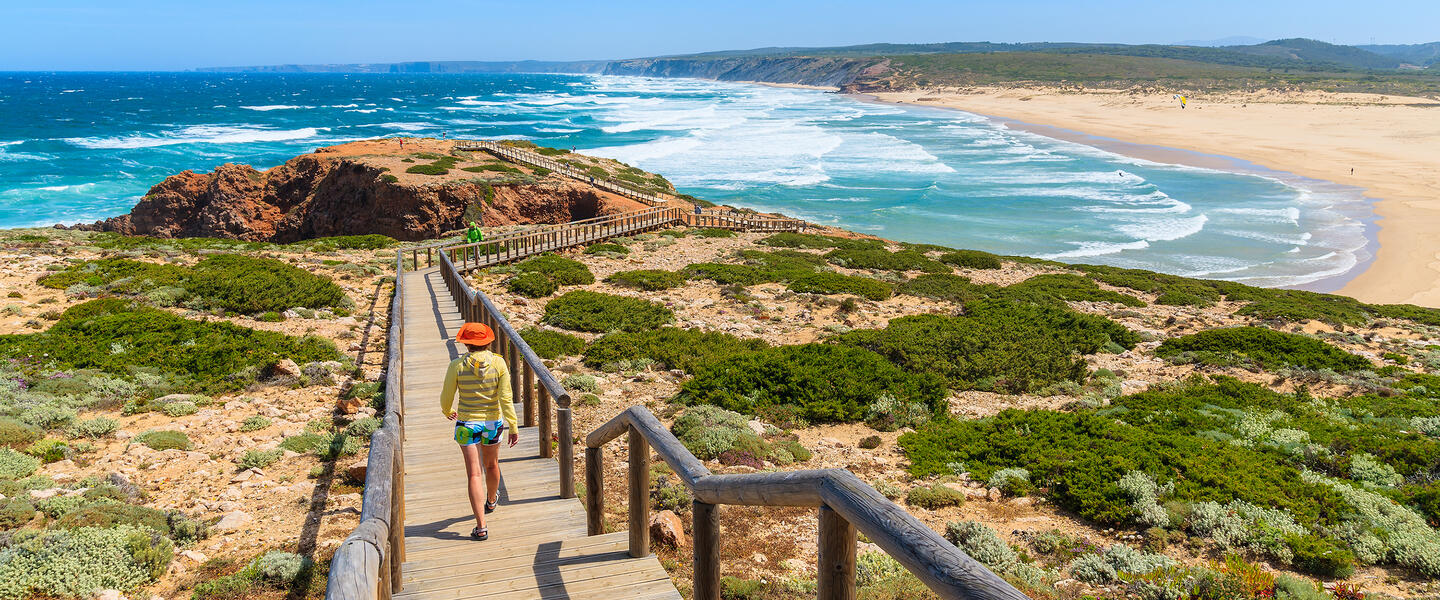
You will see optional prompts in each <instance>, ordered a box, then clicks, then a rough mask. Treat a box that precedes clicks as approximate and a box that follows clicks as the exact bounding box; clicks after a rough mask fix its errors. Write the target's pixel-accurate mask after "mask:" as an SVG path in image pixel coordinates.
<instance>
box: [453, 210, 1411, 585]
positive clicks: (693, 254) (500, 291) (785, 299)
mask: <svg viewBox="0 0 1440 600" xmlns="http://www.w3.org/2000/svg"><path fill="white" fill-rule="evenodd" d="M827 233H836V232H833V231H832V232H827ZM762 237H765V236H764V235H763V234H746V233H742V234H739V235H738V236H736V237H732V238H705V237H699V236H687V237H681V238H677V239H675V240H673V241H672V240H670V239H669V238H668V237H666V236H657V235H654V234H646V235H640V236H636V237H635V238H631V239H628V240H620V241H621V242H622V243H626V244H627V245H628V247H629V248H630V250H631V254H629V255H628V256H626V257H623V258H614V257H606V256H598V255H585V254H581V253H579V252H572V253H569V254H567V256H569V257H570V258H574V259H576V260H580V261H582V262H584V263H585V264H586V265H587V266H588V267H589V269H590V270H591V271H592V272H593V273H594V274H595V278H596V283H594V284H591V285H586V286H574V287H573V288H572V287H571V286H566V287H564V288H562V289H561V290H560V293H564V292H565V291H568V290H570V289H589V290H594V291H601V292H605V293H609V294H617V295H622V296H632V297H639V298H645V299H647V300H651V301H655V302H659V303H662V304H664V305H666V306H668V307H670V308H671V309H672V310H674V312H675V314H676V319H677V323H676V324H677V325H678V326H680V327H685V328H699V329H705V330H713V331H723V332H728V333H731V334H734V335H737V336H740V337H746V338H760V339H764V340H766V341H768V342H770V343H772V344H799V343H805V342H810V341H815V340H818V339H821V338H823V337H825V336H826V335H829V334H831V333H834V332H842V331H846V330H848V329H853V328H880V327H884V326H885V325H886V323H887V322H888V321H889V320H890V319H893V318H896V317H900V316H905V315H914V314H922V313H951V312H953V311H955V310H956V309H957V306H956V305H955V304H953V303H950V302H945V301H937V300H929V299H924V298H917V297H913V296H906V295H896V296H894V297H893V298H890V299H888V300H884V301H878V302H877V301H868V300H864V299H861V298H855V301H856V303H857V306H856V308H855V309H854V310H850V311H845V310H842V308H841V307H840V301H841V299H842V298H849V296H844V297H842V296H814V295H809V294H796V293H794V292H790V291H787V290H786V289H785V288H784V284H761V285H755V286H750V287H749V288H748V290H747V292H748V293H747V294H743V295H737V294H735V293H734V292H727V291H726V290H724V289H723V286H719V285H716V284H715V283H714V282H710V281H698V280H694V281H690V282H688V283H687V284H686V285H684V286H682V287H680V288H675V289H671V290H666V291H661V292H642V291H637V290H634V289H631V288H627V287H621V286H616V285H611V284H608V283H605V282H603V281H602V280H603V279H604V278H605V277H606V276H607V275H610V274H612V273H615V272H617V271H625V270H633V269H642V268H643V269H667V270H678V269H682V268H684V267H685V266H686V265H688V264H691V263H700V262H717V261H724V260H725V259H728V258H730V257H732V256H733V255H734V253H735V252H736V251H737V250H741V249H747V248H759V249H767V248H765V247H764V246H755V245H754V244H755V242H756V240H758V239H760V238H762ZM892 249H893V248H892ZM811 252H816V253H823V251H811ZM836 270H838V271H840V272H843V273H847V274H854V273H857V272H858V271H855V270H851V269H845V268H837V269H836ZM956 272H957V273H958V274H960V275H964V276H966V277H970V278H971V279H972V280H973V281H975V282H976V283H996V284H1000V285H1010V284H1013V283H1017V282H1019V281H1023V280H1025V279H1027V278H1029V277H1032V276H1034V275H1038V274H1042V273H1057V272H1071V271H1068V270H1067V269H1064V268H1059V267H1052V266H1044V265H1031V264H1021V263H1014V262H1009V261H1007V262H1006V263H1005V265H1004V268H1002V269H999V270H974V269H957V270H956ZM867 274H869V275H872V276H876V275H878V276H880V277H884V276H885V275H886V274H884V273H879V274H877V273H873V272H870V273H867ZM918 274H919V273H908V274H907V275H908V276H910V277H913V276H916V275H918ZM507 277H509V275H506V274H503V273H486V272H483V271H482V272H477V273H474V274H472V282H473V283H475V284H478V287H479V288H480V289H481V290H483V291H484V292H485V293H487V294H489V295H490V296H491V297H492V298H495V299H496V300H497V304H499V305H500V306H501V307H502V310H504V311H506V312H507V313H508V316H509V318H510V320H511V322H512V323H513V324H514V325H515V326H516V328H517V329H520V328H523V327H526V326H532V325H533V326H537V327H540V328H541V329H547V328H549V327H548V326H546V325H541V324H540V319H541V316H542V315H543V312H544V305H545V299H540V300H533V299H527V298H523V297H520V296H517V295H514V294H511V293H509V292H508V291H507V290H506V288H505V286H504V281H505V280H506V278H507ZM1101 287H1102V288H1106V289H1112V290H1117V291H1123V292H1124V293H1127V294H1131V295H1136V296H1139V297H1140V298H1141V299H1142V300H1145V301H1146V302H1147V306H1145V307H1141V308H1130V307H1125V306H1120V305H1115V304H1109V303H1103V302H1072V303H1071V307H1072V308H1074V309H1076V310H1078V311H1082V312H1087V313H1093V314H1099V315H1105V316H1107V317H1110V318H1111V319H1114V320H1116V321H1118V322H1120V323H1122V324H1124V325H1125V326H1126V327H1128V328H1130V329H1133V330H1135V331H1137V332H1140V333H1141V334H1142V336H1143V337H1144V339H1145V340H1147V341H1145V342H1142V343H1141V344H1140V345H1138V346H1137V347H1136V348H1135V349H1133V350H1130V351H1127V352H1124V353H1122V354H1113V355H1112V354H1099V355H1094V356H1090V357H1088V360H1089V362H1090V367H1091V368H1092V369H1101V368H1105V369H1110V370H1112V371H1114V372H1115V373H1116V374H1117V375H1119V377H1120V378H1121V380H1122V381H1123V383H1122V385H1121V387H1122V388H1123V393H1133V392H1137V391H1143V390H1145V389H1146V388H1148V387H1149V386H1150V385H1152V384H1156V383H1161V382H1174V381H1177V380H1181V379H1183V378H1185V377H1186V376H1187V375H1190V374H1191V373H1194V372H1196V371H1197V370H1199V371H1202V372H1204V373H1207V374H1224V375H1229V376H1234V377H1238V378H1240V379H1243V380H1246V381H1251V382H1257V383H1263V384H1267V385H1270V386H1271V387H1272V388H1273V389H1276V390H1278V391H1290V390H1293V388H1294V386H1295V385H1296V382H1295V381H1294V380H1285V381H1279V380H1277V378H1276V377H1275V376H1274V375H1273V374H1265V373H1262V372H1258V371H1250V370H1246V369H1244V368H1228V367H1227V368H1222V367H1214V366H1195V365H1182V364H1172V363H1170V362H1167V361H1166V360H1164V359H1161V358H1158V357H1156V356H1155V355H1154V354H1153V350H1154V348H1155V347H1156V346H1158V345H1159V344H1160V342H1161V341H1163V340H1164V339H1166V338H1169V337H1173V336H1178V335H1184V334H1189V333H1193V332H1196V331H1200V330H1203V329H1210V328H1215V327H1224V326H1235V325H1251V324H1255V321H1254V319H1251V318H1249V317H1243V316H1236V315H1234V314H1232V313H1233V311H1234V310H1235V309H1236V308H1237V307H1238V305H1236V304H1234V303H1220V304H1218V305H1216V306H1213V307H1208V308H1196V307H1184V306H1162V305H1157V304H1153V301H1154V300H1155V296H1154V295H1152V294H1145V293H1140V292H1136V291H1135V290H1130V289H1122V288H1113V287H1110V286H1108V285H1105V284H1101ZM1294 328H1295V330H1297V331H1301V330H1303V331H1305V332H1308V333H1315V334H1319V335H1321V336H1323V337H1327V338H1328V339H1329V341H1331V342H1333V343H1335V344H1337V345H1339V346H1341V347H1343V348H1344V349H1346V350H1349V351H1351V352H1355V353H1358V354H1360V355H1362V356H1366V357H1369V358H1371V359H1372V360H1375V361H1376V363H1377V364H1379V360H1378V357H1379V356H1380V354H1381V353H1382V352H1389V351H1392V350H1396V349H1402V350H1403V349H1409V350H1423V348H1424V347H1425V346H1426V345H1427V344H1431V343H1434V340H1435V339H1437V333H1440V332H1437V331H1434V330H1430V329H1426V328H1423V327H1419V328H1399V327H1379V328H1374V329H1365V328H1353V327H1352V328H1348V329H1346V330H1345V331H1343V332H1341V331H1336V330H1335V328H1333V327H1330V326H1328V325H1324V324H1321V323H1318V322H1308V323H1304V324H1300V325H1295V326H1294ZM550 329H553V328H550ZM567 333H572V334H575V332H567ZM576 335H580V336H582V337H585V338H586V339H594V338H595V337H598V336H597V335H595V334H584V333H581V334H576ZM551 369H552V371H554V372H556V373H557V375H559V376H562V377H563V376H565V375H567V374H576V373H580V374H588V375H592V376H594V377H595V379H596V381H597V382H598V387H599V389H598V391H597V392H596V395H597V396H598V398H599V400H598V402H592V403H585V402H577V403H576V405H575V408H574V414H575V427H576V434H577V435H579V436H583V435H585V433H586V432H588V431H591V430H593V429H594V428H595V427H597V426H599V425H600V424H602V423H604V422H605V421H607V420H609V419H610V418H612V417H613V416H614V415H616V414H617V413H619V412H620V411H622V410H624V409H625V408H627V407H629V406H631V405H635V404H643V405H646V406H648V407H649V408H650V409H651V410H652V411H653V412H655V413H656V414H657V415H658V416H659V417H660V418H661V419H662V421H664V422H665V423H666V424H667V425H668V424H669V423H670V421H671V419H672V418H673V416H674V415H675V413H676V412H678V410H679V409H680V407H679V406H676V405H672V404H671V402H670V399H671V398H672V397H673V396H674V395H675V394H676V392H677V391H678V389H679V386H680V384H681V383H683V381H684V375H683V374H681V373H679V372H669V371H656V370H646V371H640V372H628V373H606V372H599V371H595V370H593V369H590V368H587V367H586V366H584V365H583V364H582V363H581V361H580V359H579V358H578V357H566V358H561V359H558V360H556V361H553V363H552V365H551ZM1308 385H1309V386H1310V390H1311V391H1312V392H1314V393H1317V394H1321V395H1328V394H1341V393H1346V392H1350V391H1352V389H1353V388H1352V387H1351V383H1347V382H1335V381H1316V382H1310V383H1309V384H1308ZM572 393H573V395H575V396H576V397H577V398H578V397H580V396H581V395H582V394H580V393H579V392H572ZM1080 400H1081V398H1080V397H1079V396H1076V395H1054V396H1034V395H1010V394H1004V393H993V392H980V391H964V392H958V393H957V392H952V395H951V398H950V406H951V411H952V412H953V413H954V414H955V415H957V416H960V417H962V418H975V417H980V416H986V415H992V414H995V413H997V412H999V411H1001V410H1004V409H1007V408H1045V409H1064V408H1065V407H1068V406H1074V405H1077V403H1078V402H1079V401H1080ZM752 427H754V428H756V429H757V430H760V429H761V428H763V427H764V424H762V423H759V422H754V423H753V424H752ZM793 433H794V434H795V435H797V436H798V437H799V440H800V442H801V443H802V444H803V445H804V446H805V447H806V448H808V449H810V450H811V451H812V452H813V453H814V456H813V458H811V459H810V460H809V461H808V462H803V463H796V464H794V465H790V466H787V467H783V468H784V469H814V468H832V467H833V468H845V469H849V470H851V471H853V472H855V473H856V474H857V475H859V476H861V477H862V478H863V479H865V480H866V481H868V482H870V483H871V484H872V485H874V486H876V487H877V489H887V488H888V489H889V490H892V491H893V493H896V494H897V495H898V497H899V498H903V497H904V491H905V490H907V489H909V488H910V487H912V486H916V485H928V484H931V483H934V482H933V481H926V480H916V479H915V478H913V477H911V476H910V475H909V474H908V473H907V472H906V467H907V466H908V461H907V459H906V458H905V456H904V455H903V454H902V453H901V452H900V449H899V447H898V446H897V445H896V439H897V438H898V437H899V436H900V435H901V433H903V431H901V432H891V433H885V432H876V431H874V430H872V429H870V428H869V427H867V426H866V425H864V424H847V425H823V426H813V427H809V428H806V429H801V430H797V431H795V432H793ZM872 435H878V436H879V437H880V439H881V443H880V445H879V446H878V447H877V448H874V449H863V448H861V447H860V446H859V442H860V440H861V439H863V438H865V437H868V436H872ZM606 452H607V454H608V456H607V458H606V462H605V465H606V469H607V472H606V482H607V485H606V490H605V493H606V497H607V498H606V509H607V514H606V521H607V523H609V524H610V526H611V527H612V528H615V529H623V528H624V527H625V519H626V517H625V505H626V491H625V469H626V455H625V449H624V444H623V443H616V444H611V445H609V446H608V447H607V449H606ZM578 454H579V453H577V455H578ZM657 460H658V459H657ZM582 462H583V461H582V460H578V459H577V464H576V466H575V467H576V478H577V481H584V474H583V464H581V463H582ZM706 466H707V467H708V468H710V469H711V471H713V472H717V473H735V472H750V471H753V470H754V469H751V468H749V467H745V466H730V467H727V466H723V465H721V464H719V463H718V462H710V463H707V465H706ZM765 467H766V468H767V469H768V468H782V467H774V466H773V465H770V464H768V463H767V464H766V465H765ZM944 485H948V486H951V487H954V488H956V489H958V490H960V491H962V492H963V493H964V494H965V495H966V497H967V498H968V499H969V500H971V501H970V502H967V503H965V504H964V505H963V506H961V507H953V508H944V509H940V510H927V509H925V508H920V507H916V506H909V505H907V504H906V503H905V501H904V500H903V499H897V500H896V502H898V503H900V504H901V505H902V506H905V507H906V508H907V509H908V510H909V511H910V512H911V513H912V514H914V515H915V516H917V517H918V518H920V519H921V520H922V521H924V522H925V523H927V524H928V525H930V526H932V527H934V528H935V529H936V530H937V531H942V532H943V531H944V527H945V523H946V522H947V521H955V520H959V519H967V520H974V521H979V522H982V523H985V524H986V525H989V526H990V527H991V528H993V529H995V530H996V531H998V532H1000V534H1001V535H1002V537H1003V538H1005V539H1006V540H1007V541H1009V542H1011V543H1019V542H1021V540H1023V539H1024V537H1025V536H1026V535H1027V534H1028V533H1030V532H1045V531H1052V530H1058V531H1060V532H1063V533H1066V534H1069V535H1072V536H1074V537H1078V538H1081V539H1085V540H1089V541H1090V542H1092V543H1094V544H1098V545H1101V546H1104V545H1108V544H1110V543H1115V542H1124V543H1130V544H1132V545H1138V540H1139V539H1140V535H1139V534H1138V533H1137V531H1135V530H1114V529H1100V528H1096V527H1094V526H1092V525H1091V524H1088V523H1086V522H1085V521H1083V520H1081V519H1079V518H1078V517H1076V516H1074V515H1072V514H1068V513H1067V512H1066V511H1063V510H1060V509H1058V508H1057V507H1055V506H1052V505H1050V504H1048V503H1046V502H1045V501H1044V499H1043V498H1038V497H1019V498H1008V497H1003V496H1002V494H1001V493H1000V492H999V490H995V489H987V488H986V487H985V486H983V485H982V484H981V483H980V482H971V481H967V480H964V479H961V480H959V481H951V482H948V483H945V484H944ZM721 511H722V512H721V514H722V517H721V523H722V529H723V530H724V533H723V534H722V536H721V540H722V553H723V556H724V564H723V566H722V567H721V572H722V573H723V574H725V575H732V576H737V577H745V578H750V579H763V580H766V581H771V582H776V581H787V580H804V579H806V578H813V577H814V576H815V564H814V557H815V555H816V517H815V514H814V512H813V511H811V510H804V509H774V508H756V507H731V506H726V507H722V509H721ZM679 517H680V518H679V522H678V523H676V524H678V525H681V526H683V524H684V523H688V519H689V517H688V515H685V514H682V515H680V516H679ZM669 518H670V517H669V515H666V516H663V517H660V519H661V521H664V520H666V519H669ZM672 523H673V522H672ZM676 524H672V525H663V524H657V525H656V528H657V530H656V533H663V531H662V530H673V529H675V526H676ZM679 533H681V536H680V537H681V538H682V539H681V542H680V544H679V546H678V547H673V546H672V547H665V546H663V545H662V546H660V548H659V550H658V552H659V553H660V556H661V557H662V559H663V562H664V564H665V566H666V568H667V569H669V570H670V571H671V573H672V575H673V576H674V577H675V578H676V579H677V582H679V584H680V587H681V588H682V589H684V588H687V587H688V586H689V581H688V579H689V576H690V569H691V564H690V552H691V551H690V547H689V546H688V545H686V544H688V542H686V541H685V540H684V539H683V533H684V532H683V531H681V532H679ZM667 535H668V534H667ZM867 548H869V549H873V547H870V546H867ZM864 551H865V549H862V552H864ZM1166 552H1167V553H1168V554H1170V555H1172V556H1173V557H1175V558H1178V559H1181V560H1182V561H1184V562H1187V563H1204V562H1207V561H1214V560H1216V559H1217V558H1218V556H1216V555H1212V554H1208V553H1207V552H1206V551H1205V550H1204V549H1203V548H1202V547H1200V546H1199V545H1196V546H1192V547H1183V546H1182V547H1176V546H1173V545H1172V546H1171V547H1170V548H1169V549H1168V550H1166ZM1270 566H1271V568H1274V569H1277V570H1279V569H1283V566H1280V565H1270ZM1352 581H1357V582H1360V583H1361V584H1362V586H1363V587H1364V588H1365V589H1366V590H1373V591H1384V592H1387V593H1391V594H1398V595H1405V594H1407V593H1409V592H1408V591H1407V590H1408V588H1404V587H1397V586H1396V585H1395V584H1396V583H1397V580H1396V579H1395V578H1394V577H1393V576H1392V575H1391V574H1390V573H1389V572H1387V571H1386V570H1385V569H1383V568H1378V567H1368V568H1362V569H1361V570H1360V571H1359V572H1358V573H1357V575H1356V576H1355V577H1354V578H1353V579H1352ZM797 585H798V584H797ZM1057 591H1058V592H1059V593H1061V594H1062V595H1063V596H1066V597H1079V596H1081V595H1084V594H1087V593H1106V592H1117V591H1118V590H1107V589H1103V588H1096V587H1093V586H1088V585H1086V584H1082V583H1079V582H1076V581H1074V580H1069V581H1064V582H1061V584H1060V585H1059V586H1057ZM812 593H813V592H812ZM797 597H803V594H800V595H799V596H797Z"/></svg>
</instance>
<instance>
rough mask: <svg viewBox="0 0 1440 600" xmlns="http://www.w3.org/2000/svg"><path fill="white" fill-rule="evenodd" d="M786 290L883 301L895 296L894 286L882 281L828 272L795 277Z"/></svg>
mask: <svg viewBox="0 0 1440 600" xmlns="http://www.w3.org/2000/svg"><path fill="white" fill-rule="evenodd" d="M787 289H789V290H790V291H792V292H800V293H809V294H854V295H856V296H860V297H862V298H865V299H867V300H884V299H886V298H889V297H890V296H892V295H894V294H895V286H893V285H890V284H888V283H885V282H883V281H878V280H875V279H870V278H869V277H859V276H855V275H841V274H839V273H830V272H822V273H808V274H805V275H800V276H797V277H795V278H794V279H791V280H790V285H789V286H787Z"/></svg>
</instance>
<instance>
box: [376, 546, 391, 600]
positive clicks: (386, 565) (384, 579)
mask: <svg viewBox="0 0 1440 600" xmlns="http://www.w3.org/2000/svg"><path fill="white" fill-rule="evenodd" d="M390 552H391V549H390V542H389V540H386V542H385V548H383V550H382V553H381V556H380V566H379V569H380V575H379V577H377V578H376V581H375V600H390V587H391V586H392V585H394V584H393V583H392V582H391V576H390V575H391V574H390Z"/></svg>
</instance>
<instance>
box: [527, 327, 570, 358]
mask: <svg viewBox="0 0 1440 600" xmlns="http://www.w3.org/2000/svg"><path fill="white" fill-rule="evenodd" d="M520 339H523V340H525V343H526V344H528V345H529V346H530V349H531V350H534V351H535V355H536V356H539V357H540V358H545V359H554V358H560V357H561V356H574V355H576V354H580V352H581V351H583V350H585V340H582V339H580V338H578V337H576V336H573V335H570V334H568V333H563V332H559V331H551V330H548V329H539V328H536V327H526V328H525V329H521V330H520Z"/></svg>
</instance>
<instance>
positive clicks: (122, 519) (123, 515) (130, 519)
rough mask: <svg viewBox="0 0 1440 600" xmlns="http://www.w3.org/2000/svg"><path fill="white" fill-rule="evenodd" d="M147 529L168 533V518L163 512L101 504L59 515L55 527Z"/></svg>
mask: <svg viewBox="0 0 1440 600" xmlns="http://www.w3.org/2000/svg"><path fill="white" fill-rule="evenodd" d="M120 525H129V526H132V527H149V528H150V529H154V530H155V531H157V532H159V533H160V534H162V535H163V534H168V533H170V516H169V515H167V514H165V513H164V512H163V511H159V510H155V509H153V508H149V507H145V506H139V505H135V504H116V503H102V504H92V505H90V506H85V507H82V508H78V509H75V510H72V511H69V512H66V513H65V514H63V515H61V516H60V518H59V519H57V520H56V521H55V527H58V528H61V529H75V528H78V527H107V528H108V527H116V526H120Z"/></svg>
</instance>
